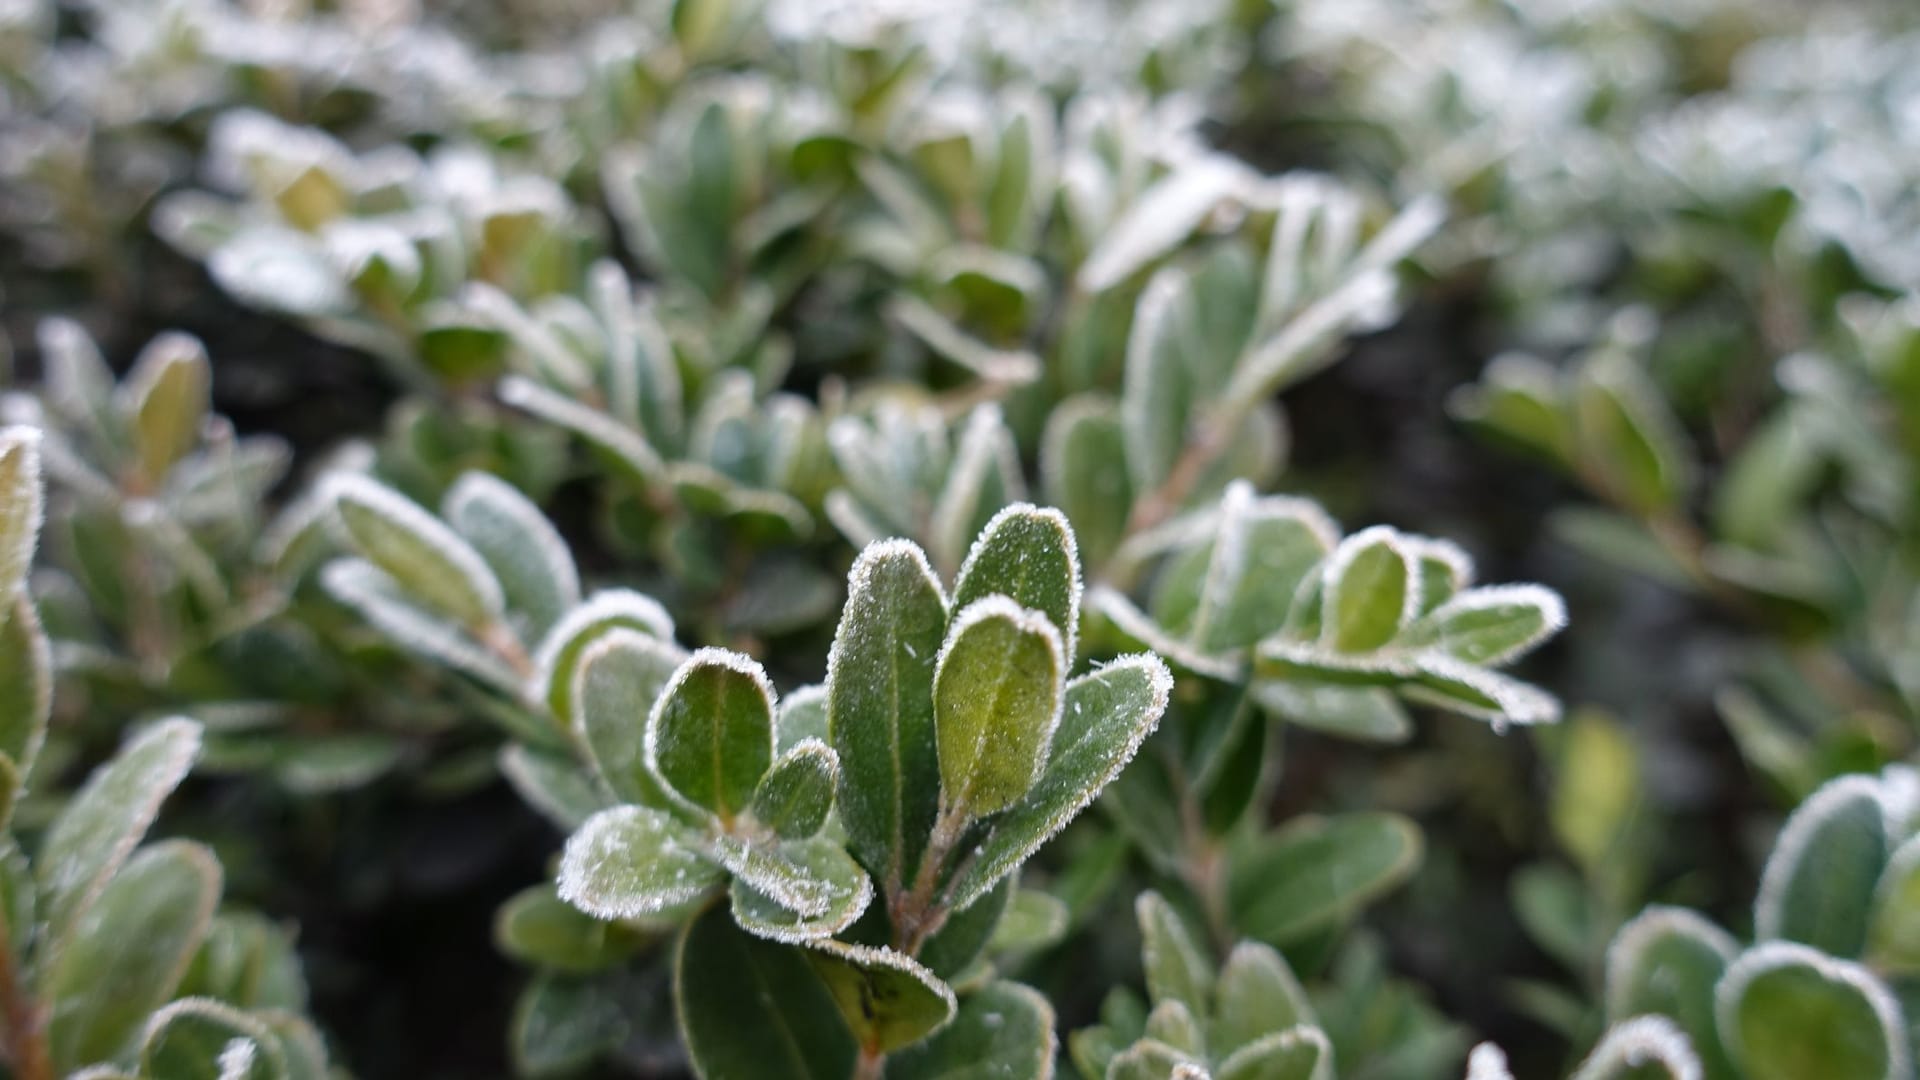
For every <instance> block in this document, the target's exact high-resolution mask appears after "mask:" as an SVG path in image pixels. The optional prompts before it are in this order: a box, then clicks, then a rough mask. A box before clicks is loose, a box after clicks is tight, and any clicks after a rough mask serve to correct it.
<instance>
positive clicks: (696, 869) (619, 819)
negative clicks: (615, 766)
mask: <svg viewBox="0 0 1920 1080" xmlns="http://www.w3.org/2000/svg"><path fill="white" fill-rule="evenodd" d="M685 830H686V826H683V825H681V824H679V823H678V822H676V821H674V820H673V819H672V818H670V817H668V816H667V815H666V814H664V813H662V812H660V811H658V810H653V809H650V808H648V807H644V806H616V807H614V808H612V809H610V810H602V811H601V812H599V813H597V814H595V815H593V817H591V818H589V819H588V820H587V823H586V824H585V825H582V826H581V827H580V829H579V831H578V832H575V833H574V834H573V835H572V836H570V837H568V838H567V846H566V850H565V851H564V852H563V853H562V855H561V856H560V875H559V890H560V898H561V899H562V900H565V901H566V902H567V903H569V904H572V905H573V906H574V907H577V908H579V909H580V910H581V911H584V912H586V913H587V914H589V915H592V916H594V917H595V918H600V919H631V918H634V917H636V916H640V915H649V914H654V913H657V912H660V911H665V910H666V909H668V908H670V907H674V906H677V905H679V904H684V903H686V902H688V901H690V900H692V899H694V898H695V897H697V896H699V895H700V894H701V893H703V892H705V891H707V890H708V889H710V888H712V887H713V886H715V885H717V884H719V883H720V881H721V880H722V878H723V876H724V875H723V874H722V873H721V869H720V867H719V866H717V865H715V863H714V862H713V860H711V859H709V858H708V857H707V856H706V855H705V854H704V853H703V852H701V851H700V850H699V847H698V841H697V840H695V839H694V838H693V837H691V836H689V835H688V834H687V833H686V831H685Z"/></svg>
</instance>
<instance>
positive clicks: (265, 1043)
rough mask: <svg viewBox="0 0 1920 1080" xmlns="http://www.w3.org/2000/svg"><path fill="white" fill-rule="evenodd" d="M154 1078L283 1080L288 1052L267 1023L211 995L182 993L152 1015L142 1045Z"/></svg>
mask: <svg viewBox="0 0 1920 1080" xmlns="http://www.w3.org/2000/svg"><path fill="white" fill-rule="evenodd" d="M140 1067H141V1072H142V1074H143V1075H145V1076H147V1077H150V1078H151V1080H284V1078H285V1077H286V1075H287V1061H286V1054H285V1053H284V1052H283V1051H282V1050H281V1047H280V1040H279V1039H278V1038H276V1037H275V1036H274V1034H273V1032H272V1031H271V1030H269V1029H268V1028H267V1026H266V1025H265V1024H262V1023H260V1022H259V1021H258V1020H255V1019H254V1018H253V1017H251V1016H248V1015H247V1014H246V1013H243V1012H241V1011H240V1010H238V1009H235V1008H233V1007H232V1006H230V1005H227V1004H224V1003H222V1002H219V1001H214V1000H212V999H210V998H183V999H182V1000H179V1001H175V1002H172V1003H171V1004H169V1005H167V1006H166V1007H165V1008H163V1009H161V1010H160V1011H159V1012H156V1013H154V1014H153V1019H152V1020H151V1021H149V1022H148V1024H147V1029H146V1037H145V1038H144V1039H143V1040H142V1043H141V1047H140Z"/></svg>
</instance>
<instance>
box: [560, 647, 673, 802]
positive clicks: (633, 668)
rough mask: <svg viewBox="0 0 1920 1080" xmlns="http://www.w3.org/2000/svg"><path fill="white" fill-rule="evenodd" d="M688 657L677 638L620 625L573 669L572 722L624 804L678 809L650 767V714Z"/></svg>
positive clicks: (582, 654)
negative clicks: (671, 639)
mask: <svg viewBox="0 0 1920 1080" xmlns="http://www.w3.org/2000/svg"><path fill="white" fill-rule="evenodd" d="M686 660H687V655H686V653H685V652H683V651H682V650H681V649H680V647H679V646H677V645H674V644H673V643H672V642H668V641H662V640H660V639H659V638H657V637H653V636H651V635H649V634H644V633H641V632H640V631H638V630H631V629H628V628H626V627H624V626H614V627H610V628H608V629H607V630H606V631H605V632H604V633H602V634H600V635H599V636H598V637H597V638H595V639H594V641H593V643H592V644H591V645H589V646H587V647H586V648H585V649H583V650H581V652H580V654H579V656H578V659H577V661H576V663H575V665H574V667H573V672H574V675H573V689H572V690H571V691H570V692H569V693H568V694H567V695H566V700H567V701H568V702H569V703H570V704H571V706H572V708H573V716H572V717H571V719H570V720H569V723H570V725H571V726H572V728H573V730H574V731H575V732H576V733H578V734H579V736H580V738H581V740H582V741H584V742H585V743H586V746H587V750H588V752H589V753H590V754H591V756H592V758H593V765H594V768H595V770H596V771H598V772H599V774H600V777H601V779H603V780H605V781H606V784H607V788H608V789H609V790H611V791H612V792H613V793H614V795H615V796H617V797H618V798H619V799H621V800H622V801H623V802H632V803H639V804H641V805H643V806H651V807H653V808H655V809H658V810H667V809H672V808H673V805H672V803H671V800H669V799H668V797H667V794H666V791H665V789H663V788H662V787H661V786H660V779H659V777H658V776H656V775H655V774H654V772H653V770H652V769H650V768H648V767H647V718H648V716H650V715H651V714H652V712H653V709H654V705H655V704H656V703H657V702H659V701H660V700H661V696H660V695H661V691H663V690H665V689H666V687H667V684H668V683H669V682H670V681H672V679H673V676H674V673H675V672H677V671H679V670H680V667H681V665H682V664H684V663H685V662H686Z"/></svg>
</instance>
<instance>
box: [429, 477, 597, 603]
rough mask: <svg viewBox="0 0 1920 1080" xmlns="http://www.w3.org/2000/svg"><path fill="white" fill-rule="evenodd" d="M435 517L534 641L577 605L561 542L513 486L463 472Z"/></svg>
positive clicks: (574, 574) (575, 579) (576, 587)
mask: <svg viewBox="0 0 1920 1080" xmlns="http://www.w3.org/2000/svg"><path fill="white" fill-rule="evenodd" d="M440 513H441V515H442V516H443V517H445V518H446V521H447V524H449V525H451V526H453V529H454V531H455V532H457V533H459V534H460V535H461V536H462V537H464V538H465V539H466V541H467V542H468V543H470V544H472V545H473V548H474V550H475V551H478V552H479V553H480V557H481V558H482V559H485V560H486V563H487V566H488V568H489V569H491V570H492V571H493V574H494V577H495V578H496V579H498V580H499V582H500V588H501V592H502V594H503V595H504V596H505V598H506V606H507V608H508V610H510V611H512V612H513V613H515V614H516V615H518V616H521V617H522V618H524V619H525V627H524V630H523V631H522V632H523V633H525V634H527V635H528V640H538V639H539V638H540V637H541V636H542V635H544V634H545V633H546V632H547V631H548V630H549V629H551V628H552V627H553V624H554V623H555V622H557V621H559V619H560V617H561V616H562V615H564V614H566V613H567V612H568V611H570V610H572V609H573V608H574V606H575V605H577V604H579V603H580V573H579V571H578V570H577V569H575V568H574V565H573V554H572V553H571V552H569V551H568V550H567V544H566V541H564V540H562V539H561V538H560V533H559V531H558V530H556V529H555V528H554V527H553V523H552V522H550V521H548V520H547V517H546V515H545V514H542V513H541V512H540V508H539V507H537V506H535V505H534V504H533V502H532V501H531V500H529V499H528V498H527V497H526V496H525V495H522V494H521V493H520V491H519V489H518V488H515V487H514V486H513V485H512V484H509V483H507V482H506V481H504V480H501V479H500V478H499V477H496V476H494V475H492V474H491V473H483V472H468V473H464V474H462V475H461V477H460V479H459V480H457V481H455V482H454V485H453V487H451V488H449V489H448V490H447V494H446V498H445V499H444V500H442V502H441V504H440Z"/></svg>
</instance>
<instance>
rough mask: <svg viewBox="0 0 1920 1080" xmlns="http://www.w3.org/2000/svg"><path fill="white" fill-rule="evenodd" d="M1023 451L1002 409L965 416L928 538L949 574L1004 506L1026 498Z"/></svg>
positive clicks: (930, 518)
mask: <svg viewBox="0 0 1920 1080" xmlns="http://www.w3.org/2000/svg"><path fill="white" fill-rule="evenodd" d="M1023 477H1024V474H1023V473H1022V472H1021V470H1020V450H1019V447H1017V446H1015V445H1014V441H1013V433H1012V432H1011V431H1009V430H1008V429H1007V423H1006V418H1005V417H1004V416H1003V415H1002V414H1001V412H1000V407H999V406H998V405H995V404H992V403H987V404H983V405H978V406H975V407H974V410H973V411H972V412H971V413H968V414H967V419H966V422H965V423H964V424H963V425H962V427H961V428H960V437H959V438H958V439H957V440H956V441H955V444H954V448H953V460H952V464H951V465H950V466H949V467H948V469H947V476H946V482H945V483H944V484H942V485H941V487H940V495H939V497H938V498H937V499H935V500H934V504H933V509H932V511H931V512H929V514H928V515H927V526H926V532H925V535H926V537H927V546H928V547H929V548H931V549H932V550H933V556H934V559H935V560H936V561H937V562H938V563H939V565H940V566H941V567H942V568H943V569H946V570H948V571H951V570H952V569H953V568H954V567H955V566H957V565H958V564H959V563H960V560H961V556H962V555H963V554H965V552H964V550H963V549H964V548H966V547H968V546H969V545H970V544H971V543H972V542H973V539H974V538H975V537H977V536H978V535H979V534H980V533H981V531H982V530H984V529H985V528H986V526H987V523H988V522H989V521H991V520H992V518H993V516H994V514H996V513H998V512H999V510H1000V508H1001V507H1004V506H1006V505H1008V504H1009V503H1017V502H1019V501H1020V500H1022V499H1024V498H1026V486H1025V485H1026V481H1025V480H1024V478H1023Z"/></svg>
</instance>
